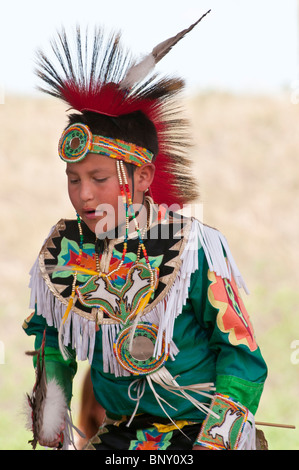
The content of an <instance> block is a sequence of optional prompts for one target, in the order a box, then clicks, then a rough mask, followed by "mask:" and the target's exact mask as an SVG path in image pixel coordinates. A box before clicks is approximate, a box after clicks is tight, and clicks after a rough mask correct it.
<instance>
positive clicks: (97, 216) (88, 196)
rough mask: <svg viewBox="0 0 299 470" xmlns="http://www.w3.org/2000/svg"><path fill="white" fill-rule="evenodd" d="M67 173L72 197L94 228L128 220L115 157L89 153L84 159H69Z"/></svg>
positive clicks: (82, 215)
mask: <svg viewBox="0 0 299 470" xmlns="http://www.w3.org/2000/svg"><path fill="white" fill-rule="evenodd" d="M66 174H67V178H68V192H69V197H70V200H71V202H72V204H73V206H74V208H75V210H76V211H77V213H78V214H79V215H80V217H81V218H82V220H83V221H84V222H85V223H86V225H87V226H88V227H89V229H90V230H92V231H93V232H95V233H100V232H101V231H105V232H106V231H109V230H113V229H114V228H115V227H116V226H118V224H119V223H122V222H123V221H124V220H125V212H124V209H123V207H122V206H123V204H122V202H121V198H120V196H121V193H120V185H119V181H118V176H117V169H116V161H115V160H114V159H113V158H109V157H105V156H102V155H97V154H92V153H89V154H88V155H87V156H86V157H85V158H84V159H83V160H82V161H80V162H77V163H67V167H66ZM128 182H129V184H130V181H129V179H128ZM130 186H131V185H130ZM96 227H97V229H96Z"/></svg>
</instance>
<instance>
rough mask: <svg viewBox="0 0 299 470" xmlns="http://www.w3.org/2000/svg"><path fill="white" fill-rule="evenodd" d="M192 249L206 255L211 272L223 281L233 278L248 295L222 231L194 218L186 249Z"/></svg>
mask: <svg viewBox="0 0 299 470" xmlns="http://www.w3.org/2000/svg"><path fill="white" fill-rule="evenodd" d="M191 247H193V249H197V250H198V251H201V252H202V254H203V253H204V256H205V259H206V261H207V264H208V267H209V270H210V271H212V272H214V273H215V274H216V275H217V276H220V277H222V278H223V279H231V278H232V277H233V278H234V280H235V281H236V284H237V286H238V287H239V288H243V289H244V290H245V292H246V293H248V289H247V287H246V284H245V282H244V279H243V277H242V275H241V273H240V271H239V268H238V266H237V263H236V261H235V259H234V257H233V254H232V252H231V250H230V247H229V244H228V241H227V239H226V237H225V236H224V235H223V234H222V233H221V231H219V230H218V229H216V228H214V227H211V226H209V225H206V224H203V223H202V222H200V221H199V220H197V219H195V218H192V223H191V228H190V234H189V238H188V244H187V246H186V248H187V249H188V248H189V249H190V248H191ZM191 249H192V248H191Z"/></svg>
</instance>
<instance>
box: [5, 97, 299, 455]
mask: <svg viewBox="0 0 299 470" xmlns="http://www.w3.org/2000/svg"><path fill="white" fill-rule="evenodd" d="M65 109H66V107H64V106H63V105H62V104H61V103H57V102H56V101H54V100H52V99H37V98H35V99H29V98H25V97H12V96H7V97H6V100H5V104H3V105H1V106H0V123H1V133H0V160H1V176H0V177H1V184H0V193H1V197H0V200H1V232H0V239H1V243H0V246H1V256H0V272H1V289H0V342H1V344H2V345H4V358H1V357H0V449H1V450H21V449H30V448H31V447H30V445H29V444H28V442H27V441H28V440H29V439H30V438H31V436H30V434H29V433H28V432H27V431H26V430H25V427H24V416H23V415H22V406H23V400H24V395H25V392H26V391H29V390H30V389H31V387H32V385H33V382H34V372H33V368H32V365H31V359H30V358H28V357H26V356H25V351H27V350H31V349H32V347H33V343H32V341H31V339H30V338H28V337H27V336H26V335H25V334H24V333H23V330H22V323H23V319H24V318H25V317H27V316H28V315H29V314H30V313H31V312H30V311H29V309H28V302H29V290H28V287H27V286H28V282H29V276H28V272H29V270H30V268H31V265H32V264H33V261H34V259H35V257H36V256H37V254H38V251H39V249H40V246H41V244H42V242H43V240H44V238H45V237H46V236H47V234H48V232H49V229H50V227H51V226H52V225H53V224H54V223H55V222H56V221H57V220H59V219H60V218H62V217H73V215H74V214H73V210H72V208H71V205H70V203H69V201H68V197H67V190H66V178H65V174H64V165H63V163H62V162H61V161H60V160H59V158H58V157H57V142H58V139H59V137H60V133H61V130H62V128H63V127H64V125H65V123H66V119H65ZM187 109H188V113H189V115H190V118H191V122H192V128H193V129H192V130H193V135H194V144H195V146H194V149H193V150H192V152H191V157H192V159H193V161H194V171H195V173H196V175H197V177H198V181H199V185H200V191H201V198H200V201H199V206H200V207H201V209H202V210H200V212H202V215H203V221H204V222H205V223H207V224H209V225H212V226H215V227H217V228H218V229H220V230H221V231H222V232H223V233H224V234H225V235H226V237H227V239H228V241H229V244H230V247H231V250H232V252H233V254H234V257H235V259H236V260H237V262H238V266H239V268H240V270H241V272H242V274H243V277H244V278H245V279H246V283H247V285H248V288H249V290H250V292H251V295H250V296H249V297H246V298H245V299H244V300H245V303H246V305H247V308H248V311H249V313H250V316H251V320H252V323H253V325H254V327H255V333H256V337H257V341H258V343H259V345H260V347H261V349H262V352H263V354H264V357H265V359H266V361H267V363H268V367H269V376H268V380H267V382H266V386H265V390H264V394H263V396H262V400H261V403H260V407H259V410H258V413H257V416H256V419H257V420H258V421H267V422H270V423H284V424H292V425H295V426H296V430H291V429H281V428H274V427H263V428H261V429H263V431H264V432H265V435H266V437H267V440H268V442H269V447H270V449H272V450H298V449H299V412H298V407H297V400H298V394H299V363H298V364H296V361H295V362H294V361H293V362H292V360H291V354H292V353H294V350H293V349H292V348H291V345H292V342H293V341H295V340H298V341H299V331H298V329H299V327H298V323H299V322H298V317H299V315H298V313H299V312H298V310H299V309H298V305H299V289H298V285H299V283H298V281H299V270H298V260H299V257H298V255H299V218H298V202H299V172H298V161H299V159H298V149H299V133H298V127H299V105H294V104H292V103H291V99H290V96H289V94H288V93H282V94H281V95H277V96H249V95H248V96H247V95H246V96H243V95H230V94H225V93H212V92H209V93H202V94H199V95H198V96H195V97H193V98H192V99H189V100H188V102H187ZM298 344H299V343H298ZM297 347H298V346H297ZM297 357H298V358H299V354H298V356H297ZM85 368H86V364H80V367H79V373H78V375H77V377H76V379H75V384H74V400H73V417H74V421H75V423H76V419H77V416H78V403H79V399H80V385H81V380H82V375H83V373H84V371H85Z"/></svg>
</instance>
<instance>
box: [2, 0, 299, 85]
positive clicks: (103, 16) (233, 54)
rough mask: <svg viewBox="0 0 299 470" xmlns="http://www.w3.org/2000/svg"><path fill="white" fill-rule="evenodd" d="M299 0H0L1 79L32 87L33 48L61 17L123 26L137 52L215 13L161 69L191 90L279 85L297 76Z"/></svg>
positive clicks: (45, 42)
mask: <svg viewBox="0 0 299 470" xmlns="http://www.w3.org/2000/svg"><path fill="white" fill-rule="evenodd" d="M297 3H298V2H297V1H296V0H150V1H149V2H145V1H141V0H126V1H123V0H110V1H109V0H105V1H104V0H83V1H82V0H49V1H41V0H26V1H22V0H9V1H4V0H0V6H1V11H0V64H1V65H0V86H2V87H4V89H5V91H6V93H9V92H18V93H33V92H34V91H35V88H36V85H37V78H36V77H35V75H34V56H35V52H36V50H37V48H39V47H42V48H46V47H47V46H48V43H49V40H50V38H51V37H53V35H55V31H56V30H57V28H59V27H60V26H61V25H64V26H66V27H69V26H75V25H76V24H77V23H81V24H83V25H86V24H90V25H94V24H98V25H103V26H105V27H106V28H107V29H109V30H110V29H111V28H112V29H116V30H121V31H122V32H123V40H124V43H125V44H126V45H128V46H129V47H131V48H132V50H133V51H134V53H136V55H137V56H140V55H143V54H146V53H148V52H149V51H150V50H151V49H152V48H153V47H154V46H155V45H156V44H158V43H159V42H161V41H162V40H164V39H166V38H168V37H170V36H173V35H175V34H176V33H177V32H178V31H180V30H181V29H184V28H186V27H187V26H189V25H190V24H191V23H193V22H194V21H196V19H198V18H199V17H200V16H201V15H202V14H203V13H205V12H206V11H207V10H209V9H211V13H210V14H209V15H208V16H207V17H206V18H205V19H204V20H203V21H202V22H201V23H200V24H199V25H198V26H197V27H196V29H195V30H193V31H192V32H191V33H190V34H189V35H188V36H186V37H185V38H184V39H183V40H182V41H181V42H180V43H179V44H178V45H177V46H175V48H174V49H173V50H172V51H171V52H170V53H169V54H168V56H166V57H165V58H164V59H163V60H162V61H161V63H160V64H159V66H158V70H159V71H161V72H163V73H167V74H171V75H179V76H182V77H183V78H185V79H186V83H187V87H189V89H190V90H195V91H197V90H198V91H202V90H206V89H222V90H229V91H240V92H242V91H253V92H260V91H262V92H273V91H274V92H275V91H277V90H279V89H281V88H282V87H284V88H289V87H291V86H292V83H293V82H294V81H295V80H297V78H298V70H297V68H298V37H297V20H298V14H297Z"/></svg>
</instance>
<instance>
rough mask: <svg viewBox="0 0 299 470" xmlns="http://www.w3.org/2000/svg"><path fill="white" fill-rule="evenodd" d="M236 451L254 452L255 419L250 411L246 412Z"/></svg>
mask: <svg viewBox="0 0 299 470" xmlns="http://www.w3.org/2000/svg"><path fill="white" fill-rule="evenodd" d="M237 450H256V429H255V419H254V416H253V414H252V413H251V412H250V411H248V418H247V421H246V423H245V426H244V429H243V431H242V434H241V437H240V441H239V444H238V447H237Z"/></svg>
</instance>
